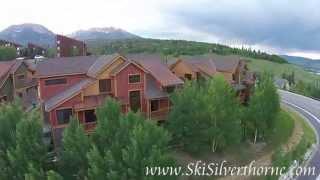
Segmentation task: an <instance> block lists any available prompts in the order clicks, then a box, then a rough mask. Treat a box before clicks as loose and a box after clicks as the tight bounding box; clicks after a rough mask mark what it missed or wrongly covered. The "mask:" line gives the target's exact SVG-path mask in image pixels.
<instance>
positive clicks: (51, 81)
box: [44, 78, 67, 86]
mask: <svg viewBox="0 0 320 180" xmlns="http://www.w3.org/2000/svg"><path fill="white" fill-rule="evenodd" d="M66 83H67V80H66V79H65V78H61V79H49V80H46V81H45V82H44V84H45V85H46V86H49V85H57V84H66Z"/></svg>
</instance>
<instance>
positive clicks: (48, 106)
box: [44, 78, 94, 112]
mask: <svg viewBox="0 0 320 180" xmlns="http://www.w3.org/2000/svg"><path fill="white" fill-rule="evenodd" d="M93 81H94V80H93V79H89V78H87V79H84V80H81V81H80V82H79V83H77V84H75V85H73V86H71V87H69V88H68V89H67V90H65V91H61V93H58V94H57V95H55V96H53V97H51V98H50V99H48V100H47V101H46V102H45V104H44V107H45V110H46V111H47V112H49V111H51V110H52V109H53V108H54V107H55V106H57V105H58V104H60V103H61V102H63V101H64V100H66V99H67V98H72V97H73V96H75V95H77V94H78V93H79V92H80V91H81V90H82V89H83V88H85V87H87V86H88V85H89V84H91V83H92V82H93Z"/></svg>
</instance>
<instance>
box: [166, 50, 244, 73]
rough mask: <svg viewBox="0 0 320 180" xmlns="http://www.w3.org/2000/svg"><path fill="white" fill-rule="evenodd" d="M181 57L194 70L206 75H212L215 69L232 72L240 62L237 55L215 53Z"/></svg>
mask: <svg viewBox="0 0 320 180" xmlns="http://www.w3.org/2000/svg"><path fill="white" fill-rule="evenodd" d="M181 59H182V60H185V61H186V62H187V63H189V66H194V67H192V68H193V70H194V71H195V72H197V71H202V72H204V73H207V74H208V75H212V74H214V73H215V72H216V71H219V72H234V71H235V69H236V68H237V67H238V65H239V62H240V57H239V56H234V55H230V56H220V55H216V54H213V55H209V56H192V57H190V56H188V57H182V58H181ZM174 65H175V64H173V65H172V66H174Z"/></svg>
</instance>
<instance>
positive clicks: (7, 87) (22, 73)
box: [0, 60, 38, 108]
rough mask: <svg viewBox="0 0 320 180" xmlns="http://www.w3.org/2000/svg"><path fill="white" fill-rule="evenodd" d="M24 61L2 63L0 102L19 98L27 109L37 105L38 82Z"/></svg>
mask: <svg viewBox="0 0 320 180" xmlns="http://www.w3.org/2000/svg"><path fill="white" fill-rule="evenodd" d="M32 74H33V73H32V71H31V70H30V69H29V68H28V66H27V64H26V63H25V62H24V61H23V60H12V61H3V62H0V101H1V102H6V101H13V100H14V99H15V98H17V97H19V98H20V99H21V101H22V103H23V106H24V107H25V108H30V107H31V106H33V105H34V104H36V103H37V99H38V98H37V81H36V79H35V78H34V77H33V75H32Z"/></svg>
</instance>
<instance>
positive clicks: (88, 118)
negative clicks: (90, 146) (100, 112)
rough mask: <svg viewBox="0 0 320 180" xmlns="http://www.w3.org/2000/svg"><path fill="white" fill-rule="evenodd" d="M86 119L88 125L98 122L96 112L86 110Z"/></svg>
mask: <svg viewBox="0 0 320 180" xmlns="http://www.w3.org/2000/svg"><path fill="white" fill-rule="evenodd" d="M84 119H85V122H86V123H91V122H96V121H97V117H96V114H95V112H94V110H93V109H92V110H86V111H84Z"/></svg>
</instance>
